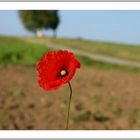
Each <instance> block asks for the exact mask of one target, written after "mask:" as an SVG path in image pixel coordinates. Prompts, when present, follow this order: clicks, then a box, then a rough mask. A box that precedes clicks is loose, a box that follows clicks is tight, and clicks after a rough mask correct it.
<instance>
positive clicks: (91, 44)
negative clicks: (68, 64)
mask: <svg viewBox="0 0 140 140" xmlns="http://www.w3.org/2000/svg"><path fill="white" fill-rule="evenodd" d="M41 41H42V42H47V41H50V42H52V43H56V44H60V45H65V46H69V47H72V48H75V49H79V50H83V51H87V52H90V53H94V54H102V55H107V56H112V57H117V58H123V59H126V60H134V61H140V46H135V45H127V44H117V43H107V42H99V41H88V40H82V39H55V38H44V39H42V40H41Z"/></svg>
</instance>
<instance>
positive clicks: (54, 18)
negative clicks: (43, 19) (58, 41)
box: [50, 10, 60, 38]
mask: <svg viewBox="0 0 140 140" xmlns="http://www.w3.org/2000/svg"><path fill="white" fill-rule="evenodd" d="M52 12H53V14H52V16H51V17H50V28H51V29H52V30H53V37H54V38H56V29H57V27H58V25H59V22H60V19H59V15H58V11H57V10H56V11H52Z"/></svg>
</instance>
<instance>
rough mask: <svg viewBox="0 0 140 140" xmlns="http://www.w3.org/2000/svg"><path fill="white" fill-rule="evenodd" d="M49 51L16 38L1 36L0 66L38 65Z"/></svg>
mask: <svg viewBox="0 0 140 140" xmlns="http://www.w3.org/2000/svg"><path fill="white" fill-rule="evenodd" d="M48 50H49V49H48V48H45V47H44V46H43V45H39V44H35V43H27V42H25V41H23V40H20V39H18V38H16V37H4V36H0V64H36V62H37V61H38V60H39V59H40V57H41V56H42V55H43V54H44V53H45V52H47V51H48Z"/></svg>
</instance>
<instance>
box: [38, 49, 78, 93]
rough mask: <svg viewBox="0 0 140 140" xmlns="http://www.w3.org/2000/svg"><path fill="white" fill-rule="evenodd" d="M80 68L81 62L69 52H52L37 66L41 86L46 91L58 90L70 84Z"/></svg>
mask: <svg viewBox="0 0 140 140" xmlns="http://www.w3.org/2000/svg"><path fill="white" fill-rule="evenodd" d="M76 68H80V63H79V61H78V60H77V59H76V58H75V56H74V55H73V53H71V52H69V51H62V50H59V51H50V52H48V53H46V54H45V55H44V56H43V57H42V58H41V60H40V61H39V63H38V65H37V70H38V72H39V76H38V82H39V85H40V86H41V87H42V88H43V89H45V90H53V89H58V88H59V87H60V86H61V85H63V84H65V83H67V82H69V81H70V80H71V79H72V77H73V76H74V74H75V71H76Z"/></svg>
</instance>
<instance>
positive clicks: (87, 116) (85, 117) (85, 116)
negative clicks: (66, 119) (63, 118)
mask: <svg viewBox="0 0 140 140" xmlns="http://www.w3.org/2000/svg"><path fill="white" fill-rule="evenodd" d="M90 116H91V113H90V112H89V111H86V112H82V113H80V114H78V115H76V116H74V117H73V118H72V119H73V120H74V121H75V122H78V121H89V119H90Z"/></svg>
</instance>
